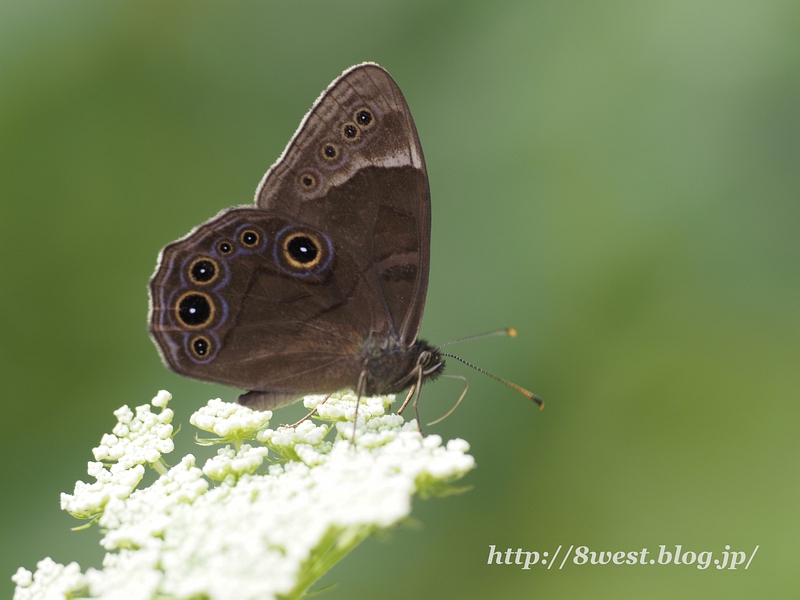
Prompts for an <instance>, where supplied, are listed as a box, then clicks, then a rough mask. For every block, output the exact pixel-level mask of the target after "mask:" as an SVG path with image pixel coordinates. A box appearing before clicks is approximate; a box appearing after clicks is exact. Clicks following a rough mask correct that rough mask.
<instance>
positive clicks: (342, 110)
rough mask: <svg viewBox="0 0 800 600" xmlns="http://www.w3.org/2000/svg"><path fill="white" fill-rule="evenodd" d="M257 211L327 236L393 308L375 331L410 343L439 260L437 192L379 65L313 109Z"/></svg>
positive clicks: (356, 72)
mask: <svg viewBox="0 0 800 600" xmlns="http://www.w3.org/2000/svg"><path fill="white" fill-rule="evenodd" d="M256 205H257V206H259V207H262V208H266V209H272V210H279V211H281V212H284V213H286V214H289V215H292V216H295V217H296V218H297V219H298V220H300V221H302V222H305V223H308V224H310V225H312V226H315V227H317V228H318V229H320V230H323V231H325V232H326V233H327V234H328V235H330V236H331V238H332V239H334V240H335V241H336V244H337V245H340V246H342V247H343V248H344V249H346V250H347V253H348V254H349V255H351V256H352V257H353V258H354V260H355V262H356V264H357V266H358V269H359V270H360V271H361V272H362V273H363V275H364V278H365V280H366V283H367V285H368V287H369V289H370V290H371V293H372V294H373V295H374V296H375V298H376V299H377V301H378V302H379V303H380V304H381V306H382V308H383V313H384V315H385V318H384V319H383V320H378V321H376V322H375V324H374V329H373V330H372V331H371V333H372V335H373V337H376V338H377V339H392V340H396V341H397V342H398V343H401V344H405V345H406V346H410V345H411V344H413V343H414V341H415V340H416V337H417V333H418V331H419V327H420V323H421V321H422V311H423V308H424V305H425V293H426V291H427V286H428V271H429V261H430V192H429V188H428V174H427V170H426V168H425V160H424V158H423V155H422V147H421V145H420V142H419V137H418V135H417V130H416V127H415V125H414V120H413V119H412V118H411V112H410V110H409V108H408V105H407V104H406V101H405V98H404V97H403V94H402V92H401V91H400V88H399V87H398V86H397V84H396V83H395V82H394V80H393V79H392V78H391V76H390V75H389V74H388V73H387V72H386V71H385V70H384V69H382V68H381V67H379V66H378V65H375V64H369V63H366V64H362V65H358V66H356V67H353V68H351V69H349V70H347V71H345V72H344V73H343V74H342V76H341V77H339V78H338V79H336V80H335V81H334V82H333V83H332V84H331V85H330V86H329V87H328V89H327V90H326V91H325V92H323V94H322V95H321V96H320V98H319V99H318V100H317V102H316V103H315V104H314V106H313V107H312V109H311V111H309V113H308V114H307V115H306V117H305V119H304V120H303V121H302V123H301V124H300V127H299V128H298V130H297V133H295V135H294V137H293V138H292V140H291V141H290V142H289V144H288V146H287V147H286V150H285V151H284V153H283V155H282V156H281V157H280V159H279V160H278V161H277V162H276V163H275V165H273V167H272V168H270V170H269V171H268V172H267V174H266V175H265V176H264V179H263V180H262V181H261V184H260V185H259V186H258V189H257V191H256Z"/></svg>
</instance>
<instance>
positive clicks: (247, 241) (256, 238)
mask: <svg viewBox="0 0 800 600" xmlns="http://www.w3.org/2000/svg"><path fill="white" fill-rule="evenodd" d="M239 241H240V242H242V245H243V246H245V247H247V248H254V247H255V246H258V243H259V242H260V241H261V236H260V235H259V234H258V232H257V231H256V230H255V229H245V230H244V231H242V232H241V233H240V234H239Z"/></svg>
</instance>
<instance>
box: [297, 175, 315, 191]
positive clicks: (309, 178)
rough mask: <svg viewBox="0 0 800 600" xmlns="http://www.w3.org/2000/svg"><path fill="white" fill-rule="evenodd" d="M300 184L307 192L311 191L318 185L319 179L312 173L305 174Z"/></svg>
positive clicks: (301, 177)
mask: <svg viewBox="0 0 800 600" xmlns="http://www.w3.org/2000/svg"><path fill="white" fill-rule="evenodd" d="M300 184H301V185H302V186H303V187H304V188H306V189H307V190H310V189H312V188H313V187H315V186H316V185H317V178H316V177H314V176H313V175H312V174H311V173H303V174H302V175H301V176H300Z"/></svg>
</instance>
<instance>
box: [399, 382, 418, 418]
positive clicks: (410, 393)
mask: <svg viewBox="0 0 800 600" xmlns="http://www.w3.org/2000/svg"><path fill="white" fill-rule="evenodd" d="M416 389H417V384H416V383H415V384H413V385H412V386H411V389H410V390H409V391H408V396H406V399H405V400H403V405H402V406H401V407H400V408H399V409H398V410H397V414H398V415H402V414H403V411H404V410H405V409H406V406H408V401H409V400H411V398H412V396H413V395H414V392H415V391H416Z"/></svg>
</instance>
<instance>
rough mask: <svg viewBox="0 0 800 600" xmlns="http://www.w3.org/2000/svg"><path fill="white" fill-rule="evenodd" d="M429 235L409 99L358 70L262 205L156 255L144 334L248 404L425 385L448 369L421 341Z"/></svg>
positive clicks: (221, 217)
mask: <svg viewBox="0 0 800 600" xmlns="http://www.w3.org/2000/svg"><path fill="white" fill-rule="evenodd" d="M430 233H431V204H430V191H429V188H428V173H427V170H426V168H425V159H424V158H423V155H422V147H421V146H420V142H419V137H418V135H417V130H416V127H415V126H414V120H413V119H412V118H411V112H410V111H409V108H408V105H407V104H406V101H405V98H404V97H403V94H402V92H401V91H400V88H399V87H398V86H397V84H396V83H395V82H394V80H393V79H392V78H391V76H390V75H389V74H388V73H387V72H386V71H385V70H384V69H382V68H381V67H379V66H378V65H375V64H371V63H365V64H361V65H358V66H355V67H352V68H351V69H348V70H347V71H345V72H344V73H343V74H342V76H341V77H339V78H338V79H336V80H335V81H334V82H333V83H332V84H331V85H330V86H329V87H328V89H327V90H325V92H323V94H322V95H321V96H320V97H319V99H318V100H317V101H316V103H315V104H314V106H313V107H312V108H311V110H310V111H309V113H308V114H307V115H306V117H305V118H304V119H303V121H302V122H301V123H300V127H299V128H298V130H297V132H296V133H295V135H294V137H293V138H292V139H291V141H290V142H289V145H288V146H287V147H286V150H284V152H283V154H282V155H281V157H280V158H279V159H278V161H277V162H276V163H275V164H274V165H273V166H272V167H271V168H270V169H269V171H267V174H266V175H265V176H264V179H263V180H262V181H261V184H260V185H259V186H258V189H257V190H256V197H255V207H246V206H237V207H233V208H229V209H226V210H224V211H222V212H221V213H220V214H218V215H217V216H216V217H214V218H213V219H211V220H209V221H207V222H206V223H204V224H202V225H200V226H199V227H197V228H196V229H194V230H193V231H191V232H190V233H189V234H188V235H187V236H186V237H184V238H182V239H180V240H178V241H176V242H173V243H171V244H169V245H168V246H166V247H165V248H164V250H163V251H162V252H161V256H160V257H159V262H158V266H157V268H156V272H155V274H154V275H153V278H152V280H151V281H150V333H151V335H152V337H153V340H154V341H155V343H156V345H157V346H158V348H159V350H160V352H161V356H162V358H163V359H164V362H165V363H166V364H167V365H168V366H169V367H170V368H171V369H173V370H174V371H176V372H178V373H181V374H183V375H188V376H189V377H194V378H196V379H202V380H205V381H213V382H216V383H222V384H226V385H230V386H233V387H237V388H244V389H247V390H250V391H249V392H247V393H246V394H243V395H242V396H240V397H239V402H240V403H242V404H245V405H247V406H251V407H253V408H258V409H272V408H276V407H280V406H283V405H286V404H290V403H292V402H294V401H296V400H298V399H300V398H301V397H303V396H305V395H308V394H314V393H316V394H324V393H330V392H334V391H337V390H340V389H344V388H350V389H353V390H355V391H356V393H357V394H358V395H359V396H361V395H367V396H371V395H378V394H392V393H397V392H400V391H403V390H405V389H408V388H412V392H413V390H417V392H418V391H419V389H420V387H421V385H422V383H423V382H424V381H425V380H428V379H431V378H433V377H436V376H437V375H439V374H441V373H442V370H443V368H444V360H443V359H442V356H443V355H442V354H440V352H439V351H438V349H437V348H434V347H433V346H431V345H430V344H428V342H426V341H424V340H419V339H417V333H418V332H419V327H420V322H421V321H422V311H423V308H424V306H425V293H426V290H427V287H428V270H429V260H430ZM447 356H450V355H447ZM456 358H457V357H456ZM459 360H460V359H459ZM528 394H530V392H528ZM410 397H411V394H409V398H410ZM462 397H463V395H462ZM529 397H533V395H532V394H531V395H530V396H529ZM417 398H418V394H417ZM406 402H408V399H407V400H406ZM404 406H405V405H404ZM415 408H416V400H415Z"/></svg>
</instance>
